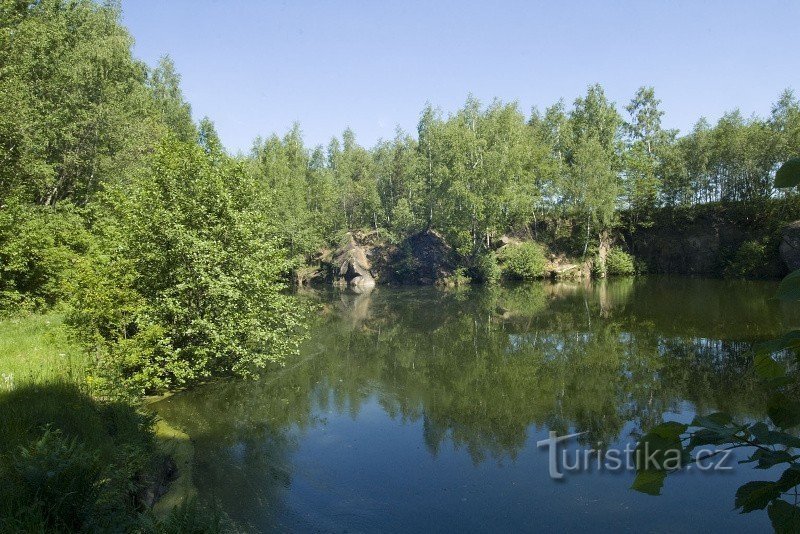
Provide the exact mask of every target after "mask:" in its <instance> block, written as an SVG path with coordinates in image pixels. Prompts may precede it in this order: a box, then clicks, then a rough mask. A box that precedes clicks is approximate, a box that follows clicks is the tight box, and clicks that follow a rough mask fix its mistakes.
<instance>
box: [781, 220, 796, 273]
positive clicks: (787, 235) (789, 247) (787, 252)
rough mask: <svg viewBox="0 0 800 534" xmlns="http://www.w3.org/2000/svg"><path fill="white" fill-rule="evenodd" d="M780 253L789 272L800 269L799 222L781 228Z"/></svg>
mask: <svg viewBox="0 0 800 534" xmlns="http://www.w3.org/2000/svg"><path fill="white" fill-rule="evenodd" d="M782 235H783V239H781V244H780V253H781V259H782V260H783V263H785V264H786V267H787V268H788V269H789V270H790V271H794V270H796V269H800V221H794V222H791V223H789V224H787V225H786V226H784V227H783V232H782Z"/></svg>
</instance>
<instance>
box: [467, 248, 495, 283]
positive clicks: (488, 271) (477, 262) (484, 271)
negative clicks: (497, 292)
mask: <svg viewBox="0 0 800 534" xmlns="http://www.w3.org/2000/svg"><path fill="white" fill-rule="evenodd" d="M468 272H469V277H470V279H471V280H472V281H473V282H478V283H481V284H494V283H495V282H497V281H498V280H499V279H500V275H501V274H502V273H501V271H500V266H499V265H498V264H497V256H496V255H495V253H494V252H487V253H484V254H477V255H476V256H475V257H473V259H472V265H471V266H470V268H469V269H468Z"/></svg>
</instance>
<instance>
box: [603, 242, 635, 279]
mask: <svg viewBox="0 0 800 534" xmlns="http://www.w3.org/2000/svg"><path fill="white" fill-rule="evenodd" d="M635 272H636V266H635V265H634V261H633V256H631V255H630V254H628V253H627V252H625V251H624V250H622V249H620V248H618V247H612V248H611V249H610V250H609V251H608V254H607V255H606V274H609V275H612V276H613V275H623V276H630V275H632V274H634V273H635Z"/></svg>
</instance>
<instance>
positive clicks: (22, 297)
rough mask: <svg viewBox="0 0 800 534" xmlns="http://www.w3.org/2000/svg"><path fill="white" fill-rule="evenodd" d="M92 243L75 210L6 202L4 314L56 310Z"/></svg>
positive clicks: (1, 243) (0, 214)
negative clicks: (53, 307)
mask: <svg viewBox="0 0 800 534" xmlns="http://www.w3.org/2000/svg"><path fill="white" fill-rule="evenodd" d="M89 243H90V237H89V234H88V232H86V230H85V229H84V226H83V219H82V218H81V216H80V215H79V213H78V212H77V210H76V209H75V208H73V207H72V206H70V205H68V204H64V205H63V206H59V207H57V208H51V207H43V206H34V205H27V204H24V203H19V202H16V201H14V200H13V199H10V200H7V201H6V203H5V204H3V205H2V206H0V310H6V311H13V310H19V309H20V308H24V309H31V310H40V309H45V308H48V307H51V306H53V305H54V304H55V303H56V302H58V301H59V300H60V299H62V298H63V297H64V296H65V293H66V286H65V281H66V280H67V279H68V278H69V277H70V273H71V270H72V267H73V265H74V263H75V261H76V259H77V258H78V257H79V256H80V255H81V254H83V253H85V251H86V250H87V249H88V247H89Z"/></svg>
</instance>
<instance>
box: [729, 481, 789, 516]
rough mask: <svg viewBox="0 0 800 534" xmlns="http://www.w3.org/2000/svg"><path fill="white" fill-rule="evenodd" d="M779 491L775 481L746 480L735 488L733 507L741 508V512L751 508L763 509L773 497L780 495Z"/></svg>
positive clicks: (749, 510) (746, 511)
mask: <svg viewBox="0 0 800 534" xmlns="http://www.w3.org/2000/svg"><path fill="white" fill-rule="evenodd" d="M780 495H781V491H780V490H779V489H778V484H777V483H776V482H769V481H766V480H759V481H755V482H748V483H747V484H745V485H743V486H741V487H739V489H738V490H736V500H735V501H734V508H741V509H742V512H741V513H743V514H746V513H749V512H752V511H753V510H763V509H764V508H766V506H767V505H768V504H769V503H770V501H772V500H773V499H777V498H778V497H780Z"/></svg>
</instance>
